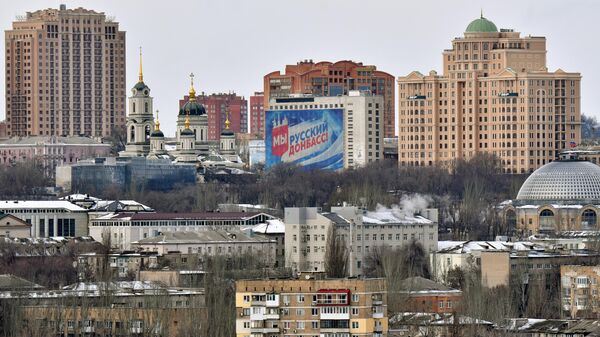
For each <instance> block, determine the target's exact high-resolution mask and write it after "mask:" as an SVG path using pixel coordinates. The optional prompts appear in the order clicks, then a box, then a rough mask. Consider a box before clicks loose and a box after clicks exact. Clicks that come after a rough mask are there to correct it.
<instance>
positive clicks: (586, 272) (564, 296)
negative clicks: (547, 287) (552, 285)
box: [560, 265, 600, 318]
mask: <svg viewBox="0 0 600 337" xmlns="http://www.w3.org/2000/svg"><path fill="white" fill-rule="evenodd" d="M560 280H561V282H560V287H561V295H560V297H561V305H562V311H563V313H564V314H565V316H567V317H570V318H597V317H598V315H599V314H600V295H598V290H599V289H600V287H599V286H598V280H600V267H599V266H596V265H590V266H582V265H566V266H561V267H560Z"/></svg>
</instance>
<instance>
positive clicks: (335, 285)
mask: <svg viewBox="0 0 600 337" xmlns="http://www.w3.org/2000/svg"><path fill="white" fill-rule="evenodd" d="M235 303H236V335H237V336H238V337H250V336H252V337H257V336H261V337H271V336H314V335H320V336H325V337H342V336H347V337H350V336H357V337H358V336H371V337H383V336H387V330H388V319H387V291H386V285H385V280H383V279H328V280H315V279H303V280H301V279H298V280H242V281H237V282H236V299H235Z"/></svg>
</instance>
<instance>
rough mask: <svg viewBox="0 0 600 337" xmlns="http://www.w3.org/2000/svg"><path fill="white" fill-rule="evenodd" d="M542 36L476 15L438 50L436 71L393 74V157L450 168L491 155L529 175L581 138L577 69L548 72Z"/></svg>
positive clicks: (513, 170) (409, 163)
mask: <svg viewBox="0 0 600 337" xmlns="http://www.w3.org/2000/svg"><path fill="white" fill-rule="evenodd" d="M546 53H547V50H546V38H545V37H540V36H531V35H529V36H525V37H522V36H521V35H520V33H519V32H515V31H514V30H512V29H500V30H499V29H498V28H497V27H496V25H495V24H494V23H493V22H491V21H489V20H487V19H486V18H484V17H483V15H482V16H481V18H479V19H476V20H474V21H473V22H471V23H470V24H469V26H468V27H467V29H466V30H465V33H464V36H462V37H457V38H455V39H454V40H452V48H451V49H446V50H444V51H443V53H442V56H443V72H442V74H441V75H440V74H438V73H437V72H436V71H431V72H429V73H428V74H426V75H424V74H422V73H420V72H418V71H413V72H411V73H410V74H408V75H407V76H403V77H399V78H398V100H399V102H398V119H399V124H398V125H399V137H398V143H399V144H398V160H399V164H400V165H402V166H434V165H445V166H448V165H451V164H452V163H453V162H454V161H456V160H461V159H466V160H468V159H469V158H472V157H473V156H475V155H476V154H477V153H480V152H484V153H491V154H494V155H496V156H498V157H499V158H500V160H501V162H502V166H503V169H504V171H505V172H507V173H526V172H533V171H534V170H535V169H537V168H539V167H541V166H542V165H544V164H546V163H548V162H550V161H552V160H554V159H555V158H556V157H557V155H558V154H559V153H560V152H561V151H562V150H563V149H567V148H570V147H572V146H575V145H576V144H579V143H580V138H581V136H580V133H581V132H580V131H581V125H580V122H581V108H580V81H581V75H580V74H579V73H568V72H565V71H563V70H561V69H557V70H555V71H548V68H547V65H546Z"/></svg>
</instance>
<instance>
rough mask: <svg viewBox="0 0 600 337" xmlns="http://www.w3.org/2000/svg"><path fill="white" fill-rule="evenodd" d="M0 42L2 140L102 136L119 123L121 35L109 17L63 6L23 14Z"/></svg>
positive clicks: (121, 120) (122, 105)
mask: <svg viewBox="0 0 600 337" xmlns="http://www.w3.org/2000/svg"><path fill="white" fill-rule="evenodd" d="M66 32H68V33H66ZM88 39H89V40H88ZM6 43H7V45H6V49H7V52H6V55H5V61H6V65H7V66H6V70H7V73H6V75H7V81H6V83H7V84H6V98H7V99H6V111H7V114H6V122H7V124H8V125H7V133H8V136H28V135H44V136H46V135H48V136H49V135H56V136H62V135H64V136H77V135H81V134H83V135H87V136H109V135H110V132H111V130H112V128H113V127H115V126H123V125H125V32H124V31H119V24H118V23H117V22H115V21H114V20H113V19H110V18H108V17H107V16H106V15H105V14H104V13H98V12H94V11H92V10H86V9H83V8H76V9H67V8H66V6H64V7H63V6H61V8H60V9H44V10H39V11H35V12H28V13H26V15H25V16H24V17H23V18H22V19H20V20H17V21H14V22H13V24H12V29H10V30H7V31H6ZM38 46H45V47H43V48H42V47H40V48H38ZM109 53H110V55H111V57H110V58H107V57H105V56H106V55H108V54H109ZM37 60H46V62H41V61H40V62H37ZM65 64H66V65H68V67H64V66H63V65H65ZM41 74H46V76H42V75H41ZM99 88H100V89H99Z"/></svg>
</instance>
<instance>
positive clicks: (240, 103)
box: [179, 92, 248, 140]
mask: <svg viewBox="0 0 600 337" xmlns="http://www.w3.org/2000/svg"><path fill="white" fill-rule="evenodd" d="M188 100H189V96H187V95H186V96H184V98H183V99H181V100H179V106H180V107H182V106H183V105H185V103H186V102H187V101H188ZM196 101H197V102H198V103H200V104H201V105H202V106H204V108H205V109H206V115H207V116H208V140H220V138H221V132H222V131H223V126H224V125H225V121H226V120H227V117H229V122H230V128H231V130H232V131H233V132H235V133H248V101H247V100H246V99H245V98H244V97H243V96H238V95H237V94H236V93H235V92H233V93H218V94H210V95H207V94H205V93H204V92H203V93H202V94H200V95H199V96H197V97H196Z"/></svg>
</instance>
